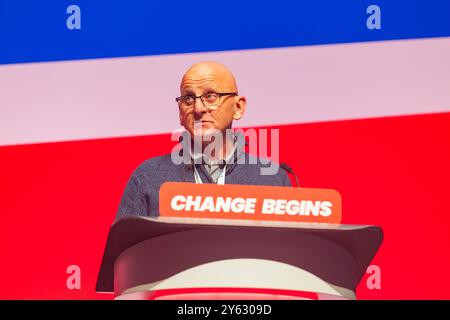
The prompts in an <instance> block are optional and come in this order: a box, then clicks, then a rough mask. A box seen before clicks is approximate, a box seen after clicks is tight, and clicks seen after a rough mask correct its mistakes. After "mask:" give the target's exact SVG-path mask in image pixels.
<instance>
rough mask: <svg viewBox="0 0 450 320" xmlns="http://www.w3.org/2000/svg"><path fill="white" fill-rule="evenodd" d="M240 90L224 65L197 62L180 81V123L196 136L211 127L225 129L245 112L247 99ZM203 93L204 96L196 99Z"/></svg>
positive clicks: (205, 133) (204, 132) (205, 132)
mask: <svg viewBox="0 0 450 320" xmlns="http://www.w3.org/2000/svg"><path fill="white" fill-rule="evenodd" d="M237 93H238V90H237V85H236V80H235V78H234V76H233V74H232V73H231V72H230V71H229V70H228V69H227V68H226V67H225V66H224V65H222V64H220V63H217V62H200V63H197V64H194V65H193V66H191V67H190V68H189V69H188V70H187V71H186V73H185V74H184V76H183V78H182V80H181V84H180V96H181V99H179V100H178V101H179V103H178V105H179V111H180V124H181V125H182V126H184V127H185V129H186V130H187V131H188V132H189V133H190V134H191V136H192V137H194V136H198V135H202V136H204V135H207V134H208V131H209V130H211V129H215V130H220V131H221V132H225V130H226V129H230V128H231V126H232V123H233V120H239V119H240V118H241V117H242V116H243V114H244V112H245V108H246V99H245V97H243V96H239V95H238V94H237ZM223 94H225V95H223ZM199 96H202V98H198V99H195V97H199ZM193 99H194V100H193Z"/></svg>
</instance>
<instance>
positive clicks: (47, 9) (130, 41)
mask: <svg viewBox="0 0 450 320" xmlns="http://www.w3.org/2000/svg"><path fill="white" fill-rule="evenodd" d="M70 4H77V5H79V6H80V8H81V26H82V29H81V30H72V31H71V30H68V29H67V28H66V18H67V16H68V14H66V8H67V6H68V5H70ZM370 4H377V5H379V6H380V7H381V26H382V29H381V30H368V29H367V28H366V19H367V17H368V15H367V14H366V8H367V7H368V6H369V5H370ZM442 36H450V1H449V0H428V1H417V2H416V1H411V0H409V1H406V0H382V1H378V0H377V1H376V0H373V1H360V0H353V1H342V0H330V1H323V0H322V1H320V0H308V1H300V0H291V1H283V0H272V1H261V0H259V1H255V0H253V1H245V0H228V1H211V0H208V1H204V0H202V1H173V0H172V1H171V0H121V1H119V0H116V1H113V0H109V1H105V0H71V1H61V0H58V1H55V0H39V1H38V0H34V1H24V0H0V64H8V63H23V62H36V61H56V60H71V59H88V58H106V57H124V56H136V55H158V54H171V53H187V52H204V51H223V50H235V49H254V48H273V47H285V46H303V45H319V44H332V43H350V42H361V41H379V40H393V39H411V38H428V37H442Z"/></svg>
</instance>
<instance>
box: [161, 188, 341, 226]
mask: <svg viewBox="0 0 450 320" xmlns="http://www.w3.org/2000/svg"><path fill="white" fill-rule="evenodd" d="M159 211H160V215H161V216H163V217H183V218H210V219H211V218H213V219H216V218H217V219H240V220H266V221H296V222H324V223H340V222H341V219H342V205H341V195H340V194H339V192H337V191H336V190H332V189H313V188H292V187H273V186H254V185H240V184H226V185H216V184H195V183H188V182H166V183H164V184H163V185H162V186H161V188H160V190H159Z"/></svg>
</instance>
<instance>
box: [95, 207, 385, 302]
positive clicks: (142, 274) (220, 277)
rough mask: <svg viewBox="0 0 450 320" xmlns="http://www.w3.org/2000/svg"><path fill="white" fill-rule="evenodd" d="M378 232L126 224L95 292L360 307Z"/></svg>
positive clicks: (280, 225)
mask: <svg viewBox="0 0 450 320" xmlns="http://www.w3.org/2000/svg"><path fill="white" fill-rule="evenodd" d="M382 238H383V233H382V230H381V229H380V228H379V227H377V226H361V225H343V224H326V223H302V222H282V221H281V222H280V221H248V220H219V219H204V218H202V219H196V218H176V217H175V218H174V217H156V218H151V217H137V216H136V217H135V216H130V217H125V218H122V219H120V220H117V221H116V222H115V223H114V224H113V225H112V227H111V229H110V233H109V236H108V240H107V244H106V249H105V252H104V256H103V260H102V263H101V268H100V273H99V276H98V280H97V286H96V290H97V292H114V294H115V297H116V299H355V298H356V296H355V290H356V286H357V285H358V283H359V281H360V280H361V278H362V276H363V274H364V273H365V271H366V269H367V267H368V265H369V264H370V262H371V260H372V258H373V257H374V255H375V253H376V251H377V250H378V248H379V246H380V244H381V242H382Z"/></svg>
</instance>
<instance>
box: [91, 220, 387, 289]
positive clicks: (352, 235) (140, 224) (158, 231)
mask: <svg viewBox="0 0 450 320" xmlns="http://www.w3.org/2000/svg"><path fill="white" fill-rule="evenodd" d="M191 230H202V231H204V232H206V234H207V235H208V236H210V237H211V238H213V237H214V236H215V235H216V234H217V233H218V232H226V233H228V234H230V235H233V237H234V235H236V236H238V237H239V235H245V234H248V235H251V236H252V237H258V238H259V237H261V239H267V238H270V237H271V236H273V235H276V238H277V239H278V240H280V239H281V240H282V238H283V237H285V238H286V241H292V239H293V238H292V236H293V235H295V234H299V233H300V234H302V235H303V236H308V237H311V236H312V237H314V238H320V239H323V240H324V241H323V242H324V243H325V242H326V243H330V242H332V243H333V244H335V245H337V246H339V247H341V248H342V249H343V250H345V251H347V252H348V253H349V254H350V255H351V257H352V258H353V260H354V265H355V268H354V269H355V272H354V273H352V274H351V275H348V274H347V275H346V276H345V278H347V279H346V280H344V281H343V284H347V285H346V286H345V287H347V288H350V289H353V290H354V289H355V287H356V285H357V284H358V282H359V280H360V279H361V277H362V276H363V274H364V272H365V270H366V268H367V266H368V265H369V263H370V261H371V260H372V258H373V256H374V255H375V253H376V251H377V250H378V247H379V246H380V244H381V242H382V239H383V233H382V230H381V228H380V227H377V226H365V225H343V224H325V223H302V222H281V221H249V220H223V219H204V218H201V219H200V218H198V219H197V218H172V217H140V216H127V217H124V218H121V219H119V220H117V221H115V222H114V223H113V225H112V226H111V229H110V232H109V235H108V240H107V243H106V248H105V252H104V255H103V260H102V263H101V267H100V272H99V276H98V279H97V285H96V291H97V292H113V291H114V263H115V260H116V258H117V257H118V256H119V255H120V254H121V253H122V252H123V251H125V250H126V249H128V248H129V247H131V246H134V245H136V244H138V243H140V242H142V241H145V240H150V239H152V238H156V237H160V236H164V235H169V234H171V235H176V233H179V232H184V231H191ZM280 231H281V232H283V233H281V234H280ZM283 235H284V236H283ZM280 236H281V238H280ZM302 245H308V244H307V243H303V244H302V243H299V244H298V250H301V248H302ZM319 249H320V248H319ZM328 249H329V248H328ZM180 250H183V251H185V250H189V248H186V247H183V248H180ZM324 250H326V248H325V246H324ZM237 251H239V249H237ZM150 254H151V253H150ZM205 254H208V253H205ZM237 254H242V252H241V253H237ZM217 255H218V253H217V252H214V253H211V259H212V261H213V260H214V259H216V260H217V259H219V258H220V257H219V256H217ZM264 255H265V257H264V258H269V259H270V258H272V257H271V253H270V252H266V251H265V252H264ZM273 259H275V260H278V261H280V262H286V263H292V261H289V262H287V261H283V257H280V256H279V254H278V253H276V252H273ZM182 264H183V262H182V261H180V266H178V267H179V268H180V269H183V265H182ZM319 265H320V263H319ZM324 265H326V263H324ZM171 267H173V266H171ZM324 267H325V266H324ZM327 268H328V269H330V266H328V267H327ZM341 269H342V268H341ZM180 271H181V270H180ZM323 272H325V274H326V273H327V272H329V271H323ZM323 272H322V273H323Z"/></svg>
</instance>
